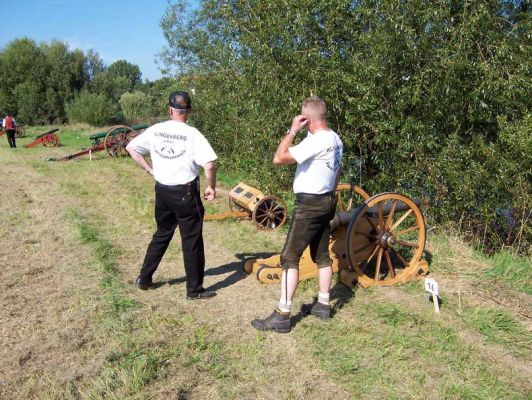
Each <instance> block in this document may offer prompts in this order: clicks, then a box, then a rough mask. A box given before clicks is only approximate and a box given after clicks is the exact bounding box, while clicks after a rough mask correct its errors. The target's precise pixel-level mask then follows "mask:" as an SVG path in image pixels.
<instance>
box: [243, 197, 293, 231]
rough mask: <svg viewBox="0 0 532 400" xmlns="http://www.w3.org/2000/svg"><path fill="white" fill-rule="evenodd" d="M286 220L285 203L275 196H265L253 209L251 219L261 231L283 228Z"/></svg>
mask: <svg viewBox="0 0 532 400" xmlns="http://www.w3.org/2000/svg"><path fill="white" fill-rule="evenodd" d="M286 218H287V207H286V203H285V202H284V201H283V200H282V199H280V198H278V197H277V196H266V197H264V198H262V199H261V200H259V202H258V203H257V204H256V205H255V208H254V209H253V214H252V215H251V219H252V220H253V222H254V223H255V224H256V225H257V226H258V227H259V228H261V229H276V228H279V227H281V226H283V225H284V224H285V222H286Z"/></svg>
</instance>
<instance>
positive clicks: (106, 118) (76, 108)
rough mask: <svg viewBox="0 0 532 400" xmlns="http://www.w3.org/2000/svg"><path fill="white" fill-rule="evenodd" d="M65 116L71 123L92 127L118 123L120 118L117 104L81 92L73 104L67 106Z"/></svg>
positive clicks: (106, 98)
mask: <svg viewBox="0 0 532 400" xmlns="http://www.w3.org/2000/svg"><path fill="white" fill-rule="evenodd" d="M67 115H68V118H69V120H70V121H71V122H82V123H83V122H84V123H87V124H91V125H94V126H103V125H109V124H114V123H119V122H121V120H122V117H121V115H120V113H119V109H118V104H116V103H115V102H113V101H112V100H111V99H109V98H108V97H106V96H104V95H101V94H95V93H88V92H86V91H82V92H81V93H80V94H79V95H78V96H77V97H76V98H75V99H74V101H73V102H71V103H68V104H67Z"/></svg>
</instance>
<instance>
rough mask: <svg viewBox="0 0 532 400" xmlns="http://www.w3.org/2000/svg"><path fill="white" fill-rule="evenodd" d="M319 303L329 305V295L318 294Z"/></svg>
mask: <svg viewBox="0 0 532 400" xmlns="http://www.w3.org/2000/svg"><path fill="white" fill-rule="evenodd" d="M318 303H321V304H325V305H326V306H328V305H329V293H322V292H318Z"/></svg>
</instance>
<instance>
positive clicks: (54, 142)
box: [24, 128, 61, 148]
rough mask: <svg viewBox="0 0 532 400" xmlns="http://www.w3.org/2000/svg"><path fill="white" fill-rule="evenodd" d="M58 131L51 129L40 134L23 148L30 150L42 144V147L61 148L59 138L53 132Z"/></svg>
mask: <svg viewBox="0 0 532 400" xmlns="http://www.w3.org/2000/svg"><path fill="white" fill-rule="evenodd" d="M57 131H59V128H55V129H52V130H50V131H47V132H44V133H41V134H40V135H38V136H37V137H36V138H35V140H34V141H33V142H31V143H28V144H25V145H24V147H26V148H30V147H35V146H38V145H40V144H42V145H43V146H44V147H58V146H61V141H60V140H59V136H57V135H56V134H55V132H57Z"/></svg>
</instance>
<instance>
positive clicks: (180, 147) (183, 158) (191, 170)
mask: <svg viewBox="0 0 532 400" xmlns="http://www.w3.org/2000/svg"><path fill="white" fill-rule="evenodd" d="M129 145H130V146H131V147H132V148H133V149H135V150H136V151H137V152H138V153H140V154H146V153H150V156H151V160H152V168H153V177H154V178H155V180H156V181H157V182H159V183H162V184H163V185H183V184H185V183H188V182H190V181H193V180H194V179H195V178H196V177H197V176H198V172H199V168H200V167H202V166H204V165H205V164H207V163H208V162H210V161H214V160H216V159H217V158H218V157H217V156H216V153H215V152H214V150H213V149H212V147H211V145H210V144H209V142H207V139H205V136H203V135H202V134H201V132H200V131H198V130H197V129H196V128H194V127H192V126H189V125H187V124H186V123H184V122H178V121H173V120H170V121H166V122H161V123H159V124H155V125H152V126H150V127H149V128H148V129H146V130H145V131H144V132H143V133H141V134H140V135H139V136H137V137H136V138H134V139H133V140H132V141H131V142H130V143H129Z"/></svg>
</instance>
